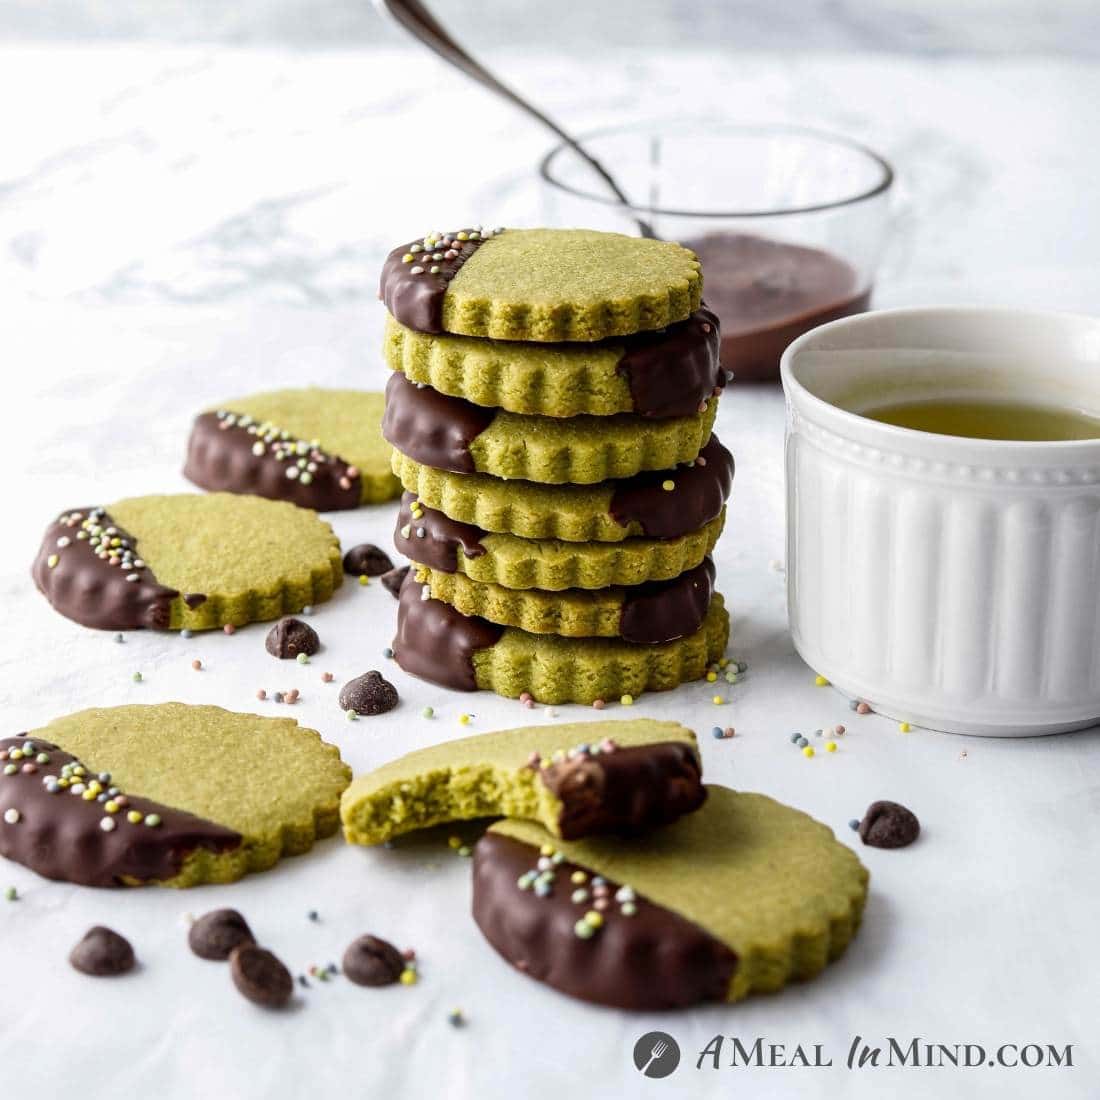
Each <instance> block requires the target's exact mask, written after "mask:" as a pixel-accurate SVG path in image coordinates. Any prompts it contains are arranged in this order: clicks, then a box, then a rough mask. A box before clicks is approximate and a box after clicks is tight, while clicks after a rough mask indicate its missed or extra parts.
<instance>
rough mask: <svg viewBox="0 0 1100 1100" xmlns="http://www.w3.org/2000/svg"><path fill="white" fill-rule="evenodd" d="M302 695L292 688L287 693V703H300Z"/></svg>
mask: <svg viewBox="0 0 1100 1100" xmlns="http://www.w3.org/2000/svg"><path fill="white" fill-rule="evenodd" d="M300 694H301V692H300V691H299V690H298V689H297V688H291V689H290V691H288V692H287V693H286V696H285V698H286V701H287V702H288V703H296V702H298V696H299V695H300Z"/></svg>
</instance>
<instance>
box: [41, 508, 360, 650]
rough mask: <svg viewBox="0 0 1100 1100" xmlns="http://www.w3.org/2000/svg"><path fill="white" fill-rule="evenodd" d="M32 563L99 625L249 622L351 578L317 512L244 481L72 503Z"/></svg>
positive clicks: (77, 612) (56, 594)
mask: <svg viewBox="0 0 1100 1100" xmlns="http://www.w3.org/2000/svg"><path fill="white" fill-rule="evenodd" d="M31 572H32V576H33V577H34V581H35V584H37V585H38V588H39V591H41V592H42V594H43V595H44V596H45V597H46V599H48V600H49V601H50V603H51V604H52V605H53V606H54V608H55V609H56V610H57V611H59V612H60V613H61V614H62V615H64V616H66V617H67V618H69V619H73V620H75V621H76V622H78V623H81V624H82V625H84V626H90V627H95V628H97V629H99V630H136V629H139V628H141V627H153V628H156V629H158V630H179V629H182V628H187V629H191V630H210V629H213V628H215V627H221V626H226V625H229V624H232V625H233V626H243V625H244V624H245V623H250V622H257V621H262V620H265V619H277V618H279V617H280V616H281V615H285V614H293V613H295V612H298V611H301V610H302V608H303V607H306V606H307V605H309V604H316V603H321V602H322V601H324V600H327V599H329V598H330V597H331V596H332V593H333V591H334V590H335V589H336V588H337V587H339V585H340V583H341V581H342V580H343V572H342V570H341V568H340V543H339V542H338V541H337V539H336V536H335V535H334V534H333V533H332V528H331V527H330V526H329V525H328V524H327V523H323V522H322V521H321V520H319V519H318V518H317V515H316V513H315V512H310V511H307V510H306V509H304V508H298V507H296V506H295V505H293V504H289V503H286V502H283V501H271V500H264V499H262V498H261V497H255V496H237V495H234V494H232V493H212V494H209V495H202V494H191V493H181V494H179V495H177V496H153V497H131V498H130V499H128V500H121V501H119V502H118V503H117V504H112V505H110V506H109V507H108V508H78V509H75V510H73V511H70V512H64V513H62V514H61V516H59V517H58V518H57V519H56V520H54V522H53V523H51V524H50V526H49V528H48V529H47V530H46V534H45V536H44V538H43V540H42V545H41V547H40V548H39V551H38V556H37V557H36V558H35V561H34V566H33V567H32V571H31Z"/></svg>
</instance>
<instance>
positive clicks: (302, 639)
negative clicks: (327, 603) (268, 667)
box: [264, 618, 321, 660]
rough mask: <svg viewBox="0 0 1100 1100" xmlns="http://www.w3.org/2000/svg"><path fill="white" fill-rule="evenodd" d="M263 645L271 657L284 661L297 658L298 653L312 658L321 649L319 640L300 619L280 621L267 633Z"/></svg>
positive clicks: (315, 632)
mask: <svg viewBox="0 0 1100 1100" xmlns="http://www.w3.org/2000/svg"><path fill="white" fill-rule="evenodd" d="M264 645H265V646H266V647H267V651H268V653H270V654H271V656H272V657H279V658H281V659H282V660H286V659H287V658H293V657H297V656H298V654H299V653H304V654H306V655H307V656H309V657H312V656H313V654H314V653H316V652H317V650H319V649H320V648H321V639H320V638H318V637H317V631H316V630H314V629H313V627H311V626H310V625H309V623H304V622H302V620H301V619H294V618H286V619H280V620H279V621H278V622H277V623H276V624H275V625H274V626H273V627H272V628H271V629H270V630H269V631H268V632H267V641H266V642H264Z"/></svg>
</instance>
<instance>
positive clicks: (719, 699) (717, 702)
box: [711, 695, 726, 707]
mask: <svg viewBox="0 0 1100 1100" xmlns="http://www.w3.org/2000/svg"><path fill="white" fill-rule="evenodd" d="M725 701H726V700H725V699H724V698H723V697H722V696H721V695H716V696H715V697H714V698H713V699H711V702H712V703H713V704H714V705H715V706H716V707H719V706H721V705H722V704H723V703H724V702H725Z"/></svg>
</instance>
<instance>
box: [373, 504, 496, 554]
mask: <svg viewBox="0 0 1100 1100" xmlns="http://www.w3.org/2000/svg"><path fill="white" fill-rule="evenodd" d="M414 500H416V494H415V493H404V494H402V496H401V508H400V510H399V511H398V513H397V524H396V526H395V527H394V531H393V543H394V546H396V547H397V549H398V550H400V551H401V553H402V554H404V555H405V557H407V558H412V560H413V561H415V562H419V563H420V564H421V565H427V566H429V567H430V568H432V569H438V570H439V571H440V572H441V573H454V572H456V571H457V569H458V565H457V562H458V554H459V552H461V553H463V554H465V556H466V557H468V558H480V557H481V555H482V554H484V553H485V547H484V546H482V545H481V540H482V539H483V538H484V537H485V534H486V532H484V531H483V530H482V529H481V528H480V527H475V526H474V525H473V524H472V523H459V522H458V520H454V519H451V518H450V517H449V516H445V515H444V514H443V513H442V512H440V511H438V510H437V509H435V508H429V507H427V506H426V505H423V504H422V505H421V506H420V507H421V511H422V515H421V517H420V519H413V514H412V503H413V501H414ZM405 527H409V528H410V531H409V536H408V538H406V537H405V536H404V535H403V534H402V533H401V532H402V531H403V530H404V529H405ZM421 531H423V532H424V533H423V534H421Z"/></svg>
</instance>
